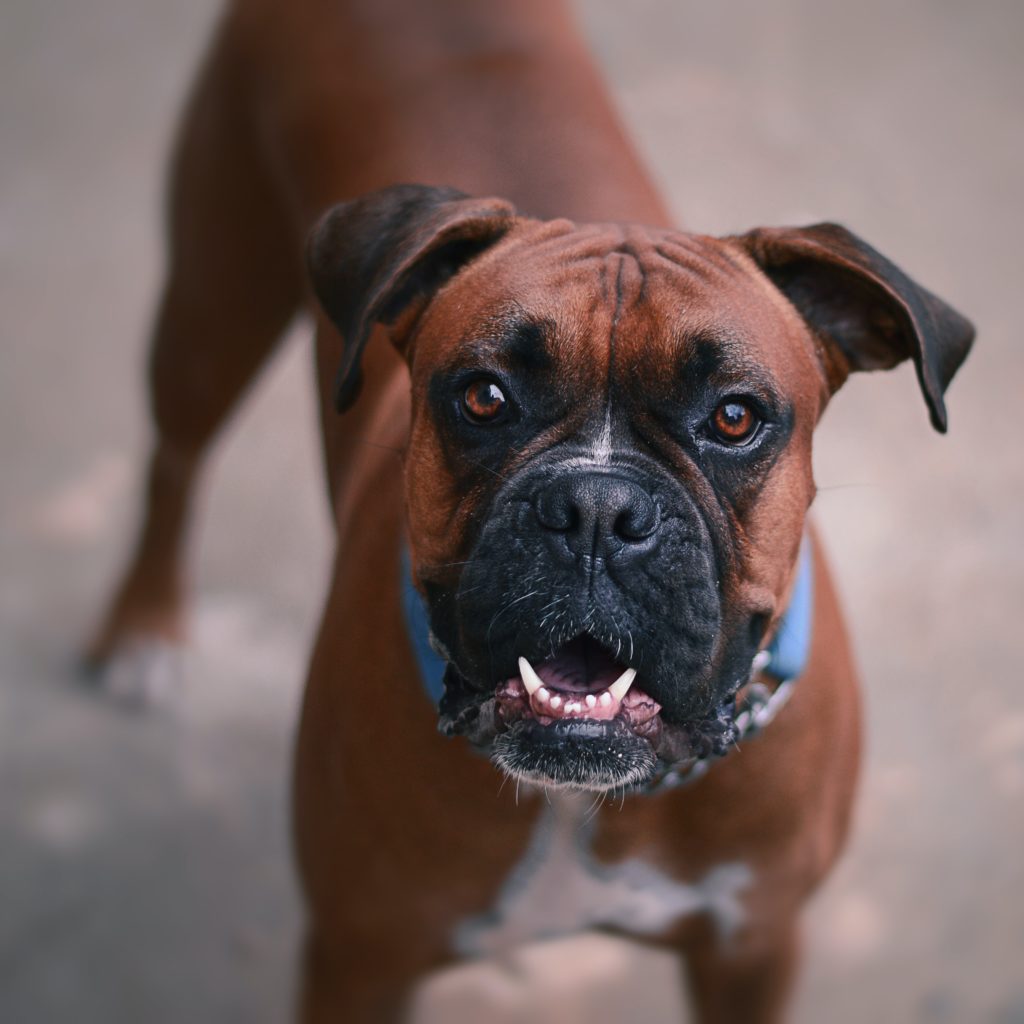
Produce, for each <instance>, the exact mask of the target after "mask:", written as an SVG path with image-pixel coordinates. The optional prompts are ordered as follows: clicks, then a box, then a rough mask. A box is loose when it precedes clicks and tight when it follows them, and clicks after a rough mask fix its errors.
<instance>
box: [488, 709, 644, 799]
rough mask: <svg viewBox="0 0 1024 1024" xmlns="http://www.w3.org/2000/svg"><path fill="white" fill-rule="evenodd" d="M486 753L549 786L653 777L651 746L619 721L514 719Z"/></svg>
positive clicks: (631, 783) (601, 786)
mask: <svg viewBox="0 0 1024 1024" xmlns="http://www.w3.org/2000/svg"><path fill="white" fill-rule="evenodd" d="M491 757H492V758H493V760H494V763H495V764H496V765H497V766H498V767H499V768H500V769H501V770H502V771H503V772H504V773H505V774H506V775H509V776H511V777H512V778H515V779H521V780H522V781H524V782H529V783H533V784H535V785H538V786H544V787H547V788H551V789H586V790H594V791H597V792H606V791H609V790H611V791H614V790H618V789H622V790H626V789H630V788H633V787H636V786H641V785H643V784H644V783H646V782H649V781H650V780H651V778H653V776H654V773H655V771H656V769H657V767H658V759H657V756H656V755H655V753H654V748H653V747H652V746H651V744H650V742H649V741H648V740H645V739H643V738H642V737H640V736H637V735H636V734H635V733H633V732H632V731H631V730H630V728H629V726H628V725H626V724H625V723H624V722H621V721H616V720H612V721H592V720H586V719H580V720H575V721H560V722H553V723H551V724H550V725H541V724H540V723H539V722H537V721H535V720H532V719H523V720H520V721H519V722H516V723H515V724H514V725H513V726H512V727H511V728H509V729H507V730H506V731H504V732H502V733H500V734H499V735H498V736H497V737H496V738H495V740H494V744H493V748H492V751H491Z"/></svg>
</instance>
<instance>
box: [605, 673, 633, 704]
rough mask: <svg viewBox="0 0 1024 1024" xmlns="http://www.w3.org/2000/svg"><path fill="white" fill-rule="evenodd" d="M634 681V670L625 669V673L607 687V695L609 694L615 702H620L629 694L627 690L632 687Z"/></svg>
mask: <svg viewBox="0 0 1024 1024" xmlns="http://www.w3.org/2000/svg"><path fill="white" fill-rule="evenodd" d="M634 679H636V669H635V668H627V669H626V671H625V672H623V673H622V675H621V676H619V678H618V679H616V680H615V682H614V683H612V685H611V686H609V687H608V693H610V694H611V695H612V696H613V697H614V698H615V699H616V700H622V698H623V697H625V696H626V694H627V693H628V692H629V688H630V687H631V686H632V685H633V680H634Z"/></svg>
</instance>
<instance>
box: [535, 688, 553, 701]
mask: <svg viewBox="0 0 1024 1024" xmlns="http://www.w3.org/2000/svg"><path fill="white" fill-rule="evenodd" d="M550 696H551V694H550V693H548V691H547V689H546V688H545V687H543V686H542V687H541V688H540V689H539V690H538V691H537V693H536V697H537V700H539V701H540V702H541V704H547V702H548V697H550Z"/></svg>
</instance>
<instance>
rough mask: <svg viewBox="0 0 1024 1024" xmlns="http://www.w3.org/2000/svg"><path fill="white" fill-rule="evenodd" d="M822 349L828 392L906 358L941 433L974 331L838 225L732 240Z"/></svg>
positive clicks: (762, 232)
mask: <svg viewBox="0 0 1024 1024" xmlns="http://www.w3.org/2000/svg"><path fill="white" fill-rule="evenodd" d="M735 240H736V241H738V242H739V243H740V244H741V245H742V246H743V247H744V248H745V249H746V251H747V252H748V253H749V254H750V255H751V256H752V257H753V258H754V260H755V261H756V262H757V263H758V264H759V265H760V266H761V268H762V269H763V270H764V272H765V273H766V274H767V275H768V277H769V278H771V280H772V281H773V282H774V283H775V285H776V286H777V287H778V288H779V289H780V291H782V292H783V294H785V295H786V297H787V298H788V299H789V300H790V302H792V303H793V305H794V306H795V307H796V309H797V311H798V312H799V313H800V314H801V315H802V316H803V317H804V319H805V320H806V321H807V323H808V324H809V325H810V327H811V328H812V330H814V331H815V333H816V334H817V335H818V337H819V338H821V340H822V341H823V343H824V344H825V345H826V346H827V351H828V354H829V361H830V364H831V365H830V366H829V367H827V370H828V373H829V383H830V385H831V386H832V390H833V391H834V390H835V389H836V388H837V387H839V385H840V384H841V383H842V382H843V381H844V380H845V379H846V376H847V374H849V373H850V372H851V371H853V370H885V369H888V368H889V367H891V366H895V365H896V364H897V363H900V362H902V361H903V360H904V359H913V361H914V366H915V367H916V369H917V379H918V381H919V382H920V384H921V390H922V391H923V392H924V397H925V401H926V402H927V403H928V408H929V411H930V412H931V421H932V425H933V426H934V427H935V429H936V430H939V431H941V432H943V433H945V430H946V406H945V404H944V402H943V398H942V396H943V394H944V392H945V390H946V388H947V387H948V386H949V382H950V381H951V380H952V379H953V375H954V374H955V373H956V371H957V370H958V369H959V367H960V364H961V363H962V362H963V361H964V359H965V358H966V356H967V353H968V351H969V350H970V347H971V343H972V342H973V341H974V327H973V326H972V325H971V323H970V322H969V321H968V320H966V319H964V317H962V316H961V315H960V314H959V313H957V311H956V310H955V309H953V308H951V307H950V306H948V305H946V303H945V302H943V301H942V300H941V299H939V298H937V297H936V296H935V295H932V293H931V292H929V291H928V290H927V289H925V288H922V287H921V286H920V285H919V284H916V283H915V282H914V281H912V280H911V279H910V278H909V277H907V275H906V274H904V273H903V271H902V270H900V269H899V267H897V266H895V265H894V264H893V263H891V262H890V261H889V260H887V259H886V258H885V257H884V256H883V255H882V254H881V253H879V252H876V251H875V250H874V249H873V248H872V247H871V246H870V245H868V244H867V243H866V242H863V241H862V240H861V239H859V238H858V237H857V236H856V235H854V234H852V233H851V232H849V231H847V230H846V229H845V228H843V227H840V226H839V225H838V224H814V225H812V226H810V227H806V228H757V229H755V230H754V231H750V232H748V233H747V234H745V235H740V236H738V237H737V238H736V239H735Z"/></svg>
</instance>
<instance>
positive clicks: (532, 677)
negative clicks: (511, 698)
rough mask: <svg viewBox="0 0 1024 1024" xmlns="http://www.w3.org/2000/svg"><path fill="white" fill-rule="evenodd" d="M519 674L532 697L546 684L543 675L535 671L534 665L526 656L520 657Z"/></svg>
mask: <svg viewBox="0 0 1024 1024" xmlns="http://www.w3.org/2000/svg"><path fill="white" fill-rule="evenodd" d="M519 675H520V676H521V677H522V680H523V686H525V687H526V692H527V693H528V694H530V696H531V697H532V696H533V694H535V693H536V692H537V691H538V690H539V689H540V688H541V687H542V686H543V685H544V682H543V680H542V679H541V677H540V676H539V675H537V673H536V672H534V671H533V666H532V665H531V664H530V663H529V662H528V661H527V660H526V659H525V658H520V659H519Z"/></svg>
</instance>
